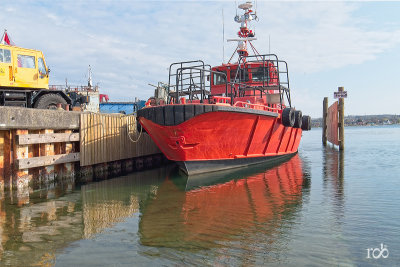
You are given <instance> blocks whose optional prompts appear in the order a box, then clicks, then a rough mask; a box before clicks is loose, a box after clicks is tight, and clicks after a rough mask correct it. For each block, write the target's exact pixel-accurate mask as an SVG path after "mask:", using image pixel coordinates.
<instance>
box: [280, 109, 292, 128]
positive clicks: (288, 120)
mask: <svg viewBox="0 0 400 267" xmlns="http://www.w3.org/2000/svg"><path fill="white" fill-rule="evenodd" d="M294 112H295V111H294V109H293V108H285V109H284V110H283V111H282V124H283V125H284V126H286V127H293V125H294V122H295V114H294Z"/></svg>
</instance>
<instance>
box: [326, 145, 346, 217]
mask: <svg viewBox="0 0 400 267" xmlns="http://www.w3.org/2000/svg"><path fill="white" fill-rule="evenodd" d="M322 177H323V180H324V183H323V185H324V190H325V191H326V192H327V194H326V195H328V196H331V197H330V199H331V200H333V207H334V209H335V214H336V217H337V220H341V219H342V215H343V213H344V204H345V194H344V151H343V150H341V151H340V150H337V149H335V148H333V147H325V148H324V150H323V175H322Z"/></svg>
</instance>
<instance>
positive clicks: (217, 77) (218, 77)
mask: <svg viewBox="0 0 400 267" xmlns="http://www.w3.org/2000/svg"><path fill="white" fill-rule="evenodd" d="M213 78H214V79H213V85H219V84H225V83H226V72H225V71H220V72H219V73H214V77H213Z"/></svg>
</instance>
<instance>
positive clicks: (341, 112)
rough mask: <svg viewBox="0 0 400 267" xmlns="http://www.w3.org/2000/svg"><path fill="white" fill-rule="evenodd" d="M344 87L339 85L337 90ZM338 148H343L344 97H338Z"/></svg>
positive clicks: (340, 90) (342, 89)
mask: <svg viewBox="0 0 400 267" xmlns="http://www.w3.org/2000/svg"><path fill="white" fill-rule="evenodd" d="M343 91H344V87H339V92H343ZM338 111H339V122H338V127H339V150H344V98H342V97H341V98H339V106H338Z"/></svg>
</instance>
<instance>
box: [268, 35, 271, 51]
mask: <svg viewBox="0 0 400 267" xmlns="http://www.w3.org/2000/svg"><path fill="white" fill-rule="evenodd" d="M268 54H271V35H270V34H268Z"/></svg>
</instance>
